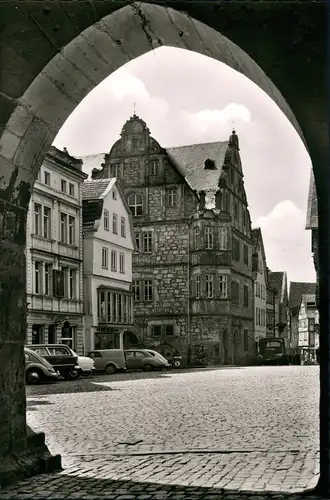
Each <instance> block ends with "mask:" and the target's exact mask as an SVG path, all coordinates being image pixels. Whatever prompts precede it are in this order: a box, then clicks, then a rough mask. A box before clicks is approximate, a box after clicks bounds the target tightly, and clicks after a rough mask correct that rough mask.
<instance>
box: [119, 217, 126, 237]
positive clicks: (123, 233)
mask: <svg viewBox="0 0 330 500" xmlns="http://www.w3.org/2000/svg"><path fill="white" fill-rule="evenodd" d="M120 234H121V236H122V237H123V238H126V219H125V217H121V218H120Z"/></svg>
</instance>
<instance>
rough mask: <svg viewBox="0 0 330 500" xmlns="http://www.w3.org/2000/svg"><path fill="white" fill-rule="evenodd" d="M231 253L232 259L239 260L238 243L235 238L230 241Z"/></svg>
mask: <svg viewBox="0 0 330 500" xmlns="http://www.w3.org/2000/svg"><path fill="white" fill-rule="evenodd" d="M232 247H233V248H232V251H233V259H234V260H236V261H239V260H240V242H239V240H238V239H237V238H233V240H232Z"/></svg>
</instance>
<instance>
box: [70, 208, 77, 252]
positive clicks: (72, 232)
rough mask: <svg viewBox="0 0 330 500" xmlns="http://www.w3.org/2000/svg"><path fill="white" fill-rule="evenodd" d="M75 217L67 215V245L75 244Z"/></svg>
mask: <svg viewBox="0 0 330 500" xmlns="http://www.w3.org/2000/svg"><path fill="white" fill-rule="evenodd" d="M75 222H76V220H75V218H74V217H72V215H69V245H74V244H75V239H76V238H75Z"/></svg>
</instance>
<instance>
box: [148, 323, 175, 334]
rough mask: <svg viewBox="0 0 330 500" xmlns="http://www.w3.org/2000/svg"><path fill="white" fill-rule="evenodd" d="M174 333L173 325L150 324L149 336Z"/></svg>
mask: <svg viewBox="0 0 330 500" xmlns="http://www.w3.org/2000/svg"><path fill="white" fill-rule="evenodd" d="M173 335H174V325H151V336H152V337H162V336H170V337H171V336H173Z"/></svg>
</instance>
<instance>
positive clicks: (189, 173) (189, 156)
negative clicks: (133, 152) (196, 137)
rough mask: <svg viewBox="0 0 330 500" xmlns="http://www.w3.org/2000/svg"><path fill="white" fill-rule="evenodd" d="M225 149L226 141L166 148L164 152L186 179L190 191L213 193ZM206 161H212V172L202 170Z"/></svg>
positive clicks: (216, 185)
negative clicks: (213, 165) (190, 188)
mask: <svg viewBox="0 0 330 500" xmlns="http://www.w3.org/2000/svg"><path fill="white" fill-rule="evenodd" d="M227 148H228V142H227V141H226V142H208V143H205V144H192V145H190V146H182V147H177V148H166V152H167V154H168V156H169V157H170V159H171V160H172V161H173V163H174V165H175V166H176V167H177V168H178V170H179V172H180V173H181V174H182V175H183V176H184V177H186V179H187V181H188V183H189V185H190V186H191V187H192V189H196V190H197V191H201V190H204V191H206V193H210V192H211V193H214V192H215V191H216V189H217V187H218V181H219V177H220V174H221V170H222V166H223V164H224V160H225V154H226V151H227ZM207 159H210V160H213V161H214V163H215V166H216V168H215V169H214V170H209V169H204V163H205V160H207Z"/></svg>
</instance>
